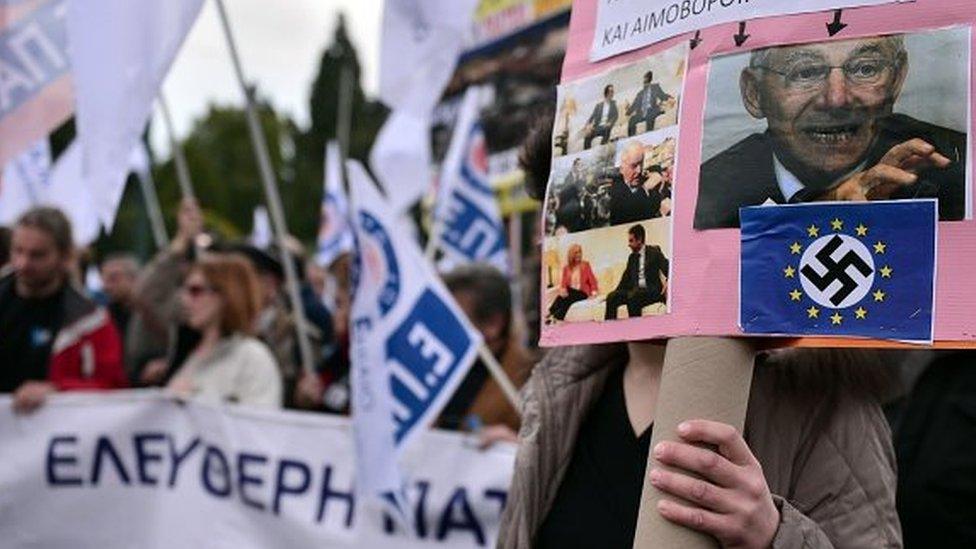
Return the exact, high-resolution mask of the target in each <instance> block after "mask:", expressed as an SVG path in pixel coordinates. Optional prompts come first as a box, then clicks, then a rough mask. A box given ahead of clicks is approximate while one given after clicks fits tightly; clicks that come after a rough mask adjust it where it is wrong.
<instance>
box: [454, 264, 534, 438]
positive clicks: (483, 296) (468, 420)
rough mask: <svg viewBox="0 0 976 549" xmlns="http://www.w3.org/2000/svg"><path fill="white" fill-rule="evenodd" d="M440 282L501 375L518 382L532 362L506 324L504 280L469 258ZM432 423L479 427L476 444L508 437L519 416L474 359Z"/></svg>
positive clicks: (508, 297)
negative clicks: (496, 361)
mask: <svg viewBox="0 0 976 549" xmlns="http://www.w3.org/2000/svg"><path fill="white" fill-rule="evenodd" d="M444 282H445V284H446V285H447V288H448V289H449V290H450V291H451V293H452V294H453V295H454V298H455V299H456V300H457V302H458V305H460V307H461V309H462V310H463V311H464V313H465V315H467V317H468V318H469V319H470V320H471V322H472V324H474V326H475V328H477V329H478V331H479V332H481V335H482V337H483V338H484V341H485V345H487V346H488V349H489V350H490V351H491V354H492V355H493V356H494V357H495V358H496V359H497V360H498V362H499V364H501V366H502V369H503V370H504V371H505V374H506V375H507V376H508V378H509V379H510V380H511V381H512V383H513V384H515V386H516V387H521V386H522V384H523V383H525V381H526V380H527V379H528V377H529V373H530V372H531V367H532V364H533V362H534V361H533V357H532V356H531V355H530V353H529V351H528V350H527V349H526V348H525V347H524V346H523V345H522V343H521V342H520V341H519V338H518V337H517V336H516V330H515V329H514V328H513V326H512V291H511V288H510V286H509V283H508V280H507V279H506V278H505V276H504V275H503V274H502V273H501V272H499V271H498V269H496V268H495V267H493V266H491V265H489V264H486V263H474V264H470V265H465V266H462V267H458V268H456V269H454V270H453V271H451V272H450V273H448V274H447V275H445V276H444ZM438 423H439V424H440V426H441V427H445V428H451V429H458V428H462V429H463V428H467V429H472V428H473V429H476V430H478V429H480V434H481V439H482V443H483V444H484V445H489V444H491V443H492V442H494V441H497V440H509V441H513V442H514V441H515V440H516V439H517V434H516V433H518V428H519V415H518V412H516V410H515V409H514V408H513V407H512V405H511V404H510V403H509V402H508V399H507V398H506V397H505V394H504V393H503V392H502V389H501V387H500V386H499V385H498V383H496V382H495V380H494V379H492V378H491V374H489V372H488V369H487V368H486V367H485V366H484V364H483V363H482V362H481V360H478V361H477V362H475V363H474V365H473V366H472V367H471V370H469V371H468V374H467V375H466V376H465V378H464V379H463V380H462V381H461V384H460V385H458V388H457V390H456V391H455V392H454V395H453V397H452V398H451V400H450V401H448V403H447V405H446V406H444V410H443V411H442V412H441V416H440V420H439V422H438Z"/></svg>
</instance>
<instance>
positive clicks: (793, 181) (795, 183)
mask: <svg viewBox="0 0 976 549" xmlns="http://www.w3.org/2000/svg"><path fill="white" fill-rule="evenodd" d="M865 164H866V162H862V163H860V164H859V165H858V166H857V167H856V168H854V169H853V170H851V171H849V172H847V173H846V174H844V175H842V176H840V177H838V178H837V179H836V180H834V182H833V183H831V184H830V187H828V188H831V187H833V186H834V185H836V184H838V183H840V182H841V181H844V180H846V179H848V178H849V177H850V176H852V175H854V174H855V173H857V172H859V171H861V170H863V169H864V165H865ZM773 172H775V173H776V185H777V186H778V187H779V192H781V193H783V198H785V199H786V202H790V201H791V200H793V197H794V196H796V193H798V192H800V191H802V190H803V189H805V188H806V185H804V184H803V183H801V182H800V179H799V178H798V177H796V176H795V175H793V172H791V171H790V170H788V169H786V166H784V165H783V163H782V162H780V161H779V158H777V157H776V154H775V153H773Z"/></svg>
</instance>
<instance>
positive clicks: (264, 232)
mask: <svg viewBox="0 0 976 549" xmlns="http://www.w3.org/2000/svg"><path fill="white" fill-rule="evenodd" d="M273 240H274V237H273V236H272V235H271V218H270V217H268V209H267V208H265V207H264V206H257V207H255V208H254V218H253V223H252V225H251V238H250V241H251V244H252V245H254V247H256V248H261V249H266V248H268V247H270V246H271V243H272V241H273Z"/></svg>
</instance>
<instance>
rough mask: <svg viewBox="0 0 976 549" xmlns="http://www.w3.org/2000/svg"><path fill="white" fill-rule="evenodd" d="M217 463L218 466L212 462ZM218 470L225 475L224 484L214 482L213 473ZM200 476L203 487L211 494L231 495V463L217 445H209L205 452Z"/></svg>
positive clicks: (224, 496)
mask: <svg viewBox="0 0 976 549" xmlns="http://www.w3.org/2000/svg"><path fill="white" fill-rule="evenodd" d="M213 463H216V467H214V466H212V465H211V464H213ZM215 469H216V472H217V473H218V474H219V475H220V476H221V477H223V485H222V486H215V485H214V482H213V473H214V470H215ZM200 478H201V480H202V481H203V487H204V488H205V489H206V490H207V491H208V492H210V494H211V495H213V496H216V497H218V498H226V497H227V496H229V495H230V489H231V481H230V465H228V463H227V457H226V456H224V453H223V452H221V451H220V449H219V448H217V447H216V446H207V449H206V450H205V451H204V454H203V467H202V468H201V469H200Z"/></svg>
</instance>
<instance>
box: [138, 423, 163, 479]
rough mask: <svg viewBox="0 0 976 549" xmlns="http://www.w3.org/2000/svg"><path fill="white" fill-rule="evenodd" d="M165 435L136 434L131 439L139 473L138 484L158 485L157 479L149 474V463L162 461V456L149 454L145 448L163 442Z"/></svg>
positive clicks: (154, 453) (153, 453) (160, 454)
mask: <svg viewBox="0 0 976 549" xmlns="http://www.w3.org/2000/svg"><path fill="white" fill-rule="evenodd" d="M165 440H166V435H164V434H163V433H138V434H136V435H134V436H133V437H132V444H133V445H135V447H136V470H137V472H138V473H139V482H141V483H143V484H148V485H149V486H156V485H157V484H159V477H158V476H156V475H150V474H149V470H148V469H149V465H150V464H151V463H160V462H162V461H163V454H162V453H156V452H150V450H149V448H147V446H148V445H149V444H150V443H152V442H163V441H165Z"/></svg>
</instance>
